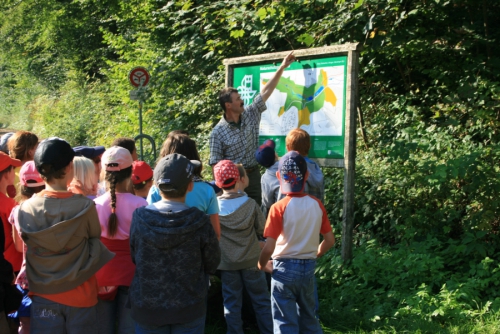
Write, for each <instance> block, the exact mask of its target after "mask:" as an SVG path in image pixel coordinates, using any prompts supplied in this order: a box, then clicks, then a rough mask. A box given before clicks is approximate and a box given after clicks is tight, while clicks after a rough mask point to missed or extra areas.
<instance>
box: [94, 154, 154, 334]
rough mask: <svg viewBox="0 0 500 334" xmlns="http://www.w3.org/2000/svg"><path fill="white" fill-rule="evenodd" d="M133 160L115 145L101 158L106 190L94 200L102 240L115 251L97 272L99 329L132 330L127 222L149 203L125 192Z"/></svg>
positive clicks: (116, 331) (104, 330) (128, 224)
mask: <svg viewBox="0 0 500 334" xmlns="http://www.w3.org/2000/svg"><path fill="white" fill-rule="evenodd" d="M132 162H133V160H132V155H131V154H130V152H129V151H128V150H127V149H125V148H122V147H118V146H113V147H111V148H109V149H108V150H107V151H106V152H104V154H103V156H102V161H101V163H102V169H103V170H104V171H105V172H106V176H105V180H106V183H107V188H108V189H109V190H108V191H107V192H106V193H105V194H104V195H102V196H99V197H97V198H96V199H95V200H94V202H95V204H96V209H97V214H98V216H99V222H100V223H101V241H102V243H103V244H104V245H106V247H107V248H108V249H109V250H110V251H112V252H114V253H115V254H116V255H115V257H114V258H113V259H112V260H111V261H110V262H108V263H107V264H106V265H105V266H104V267H103V268H102V269H101V270H99V271H98V272H97V275H96V277H97V283H98V285H99V302H98V305H97V307H98V317H99V333H106V334H107V333H110V334H111V333H125V334H126V333H134V323H133V320H132V318H131V317H130V309H129V308H126V307H125V303H126V301H127V297H128V289H129V286H130V283H131V282H132V278H133V276H134V270H135V265H134V264H133V263H132V258H131V255H130V243H129V238H130V224H131V221H132V214H133V212H134V210H135V209H137V208H140V207H142V206H146V205H147V204H148V203H147V202H146V200H145V199H143V198H141V197H138V196H135V195H133V194H130V193H129V192H128V188H129V187H130V182H131V179H130V177H131V175H132ZM115 327H116V328H115Z"/></svg>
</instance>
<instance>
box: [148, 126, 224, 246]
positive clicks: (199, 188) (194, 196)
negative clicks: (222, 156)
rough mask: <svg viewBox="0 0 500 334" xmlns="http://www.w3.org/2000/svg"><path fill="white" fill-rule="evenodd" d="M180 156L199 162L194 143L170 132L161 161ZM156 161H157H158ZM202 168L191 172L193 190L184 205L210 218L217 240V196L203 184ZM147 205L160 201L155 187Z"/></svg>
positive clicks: (178, 132)
mask: <svg viewBox="0 0 500 334" xmlns="http://www.w3.org/2000/svg"><path fill="white" fill-rule="evenodd" d="M172 153H178V154H182V155H183V156H185V157H186V158H188V159H189V160H196V161H200V155H199V154H198V149H197V148H196V142H195V141H194V140H192V139H191V138H189V136H188V135H186V134H184V133H183V132H182V131H178V130H176V131H172V132H171V133H169V134H168V136H167V139H166V140H165V142H164V143H163V146H162V148H161V151H160V158H159V160H161V159H162V158H163V157H165V156H166V155H168V154H172ZM159 160H158V161H159ZM202 169H203V166H202V165H201V164H200V165H198V166H197V167H196V168H195V170H194V172H193V181H194V188H193V191H191V192H189V193H188V194H187V196H186V205H187V206H190V207H197V208H198V209H200V210H201V211H203V212H205V213H206V214H207V215H209V216H210V221H211V222H212V226H213V228H214V231H215V234H216V235H217V238H220V223H219V206H218V204H217V196H216V194H215V191H214V189H213V188H212V187H211V186H210V185H209V184H208V183H207V182H204V181H203V179H202V177H201V171H202ZM147 200H148V203H149V204H153V203H156V202H158V201H159V200H161V196H160V191H159V189H158V187H157V186H153V187H151V189H150V190H149V194H148V198H147Z"/></svg>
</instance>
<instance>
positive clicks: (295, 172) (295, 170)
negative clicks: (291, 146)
mask: <svg viewBox="0 0 500 334" xmlns="http://www.w3.org/2000/svg"><path fill="white" fill-rule="evenodd" d="M278 172H279V173H280V187H281V193H282V194H293V193H300V192H302V190H303V189H304V185H305V176H306V174H307V163H306V160H305V159H304V157H302V156H301V155H300V154H299V152H297V151H290V152H288V153H287V154H285V155H284V156H283V157H281V159H280V161H279V164H278Z"/></svg>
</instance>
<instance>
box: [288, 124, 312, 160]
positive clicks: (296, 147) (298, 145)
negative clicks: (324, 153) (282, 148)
mask: <svg viewBox="0 0 500 334" xmlns="http://www.w3.org/2000/svg"><path fill="white" fill-rule="evenodd" d="M310 148H311V137H310V136H309V133H307V131H305V130H302V129H299V128H296V129H293V130H292V131H290V132H288V134H287V135H286V149H287V150H288V151H297V152H299V153H300V155H302V156H307V155H308V154H309V149H310Z"/></svg>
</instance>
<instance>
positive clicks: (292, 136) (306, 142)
mask: <svg viewBox="0 0 500 334" xmlns="http://www.w3.org/2000/svg"><path fill="white" fill-rule="evenodd" d="M310 148H311V137H310V136H309V133H307V131H305V130H302V129H300V128H296V129H293V130H291V131H290V132H288V134H287V135H286V150H287V151H297V152H299V153H300V155H301V156H302V157H304V159H305V161H306V163H307V171H308V172H309V177H308V179H307V182H306V187H305V189H304V192H305V193H306V194H309V195H313V196H314V197H316V198H317V199H319V200H320V201H321V203H324V201H325V177H324V176H323V172H322V171H321V168H320V167H319V166H318V164H317V163H315V162H314V161H312V160H311V159H309V158H308V157H307V156H308V155H309V149H310Z"/></svg>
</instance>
